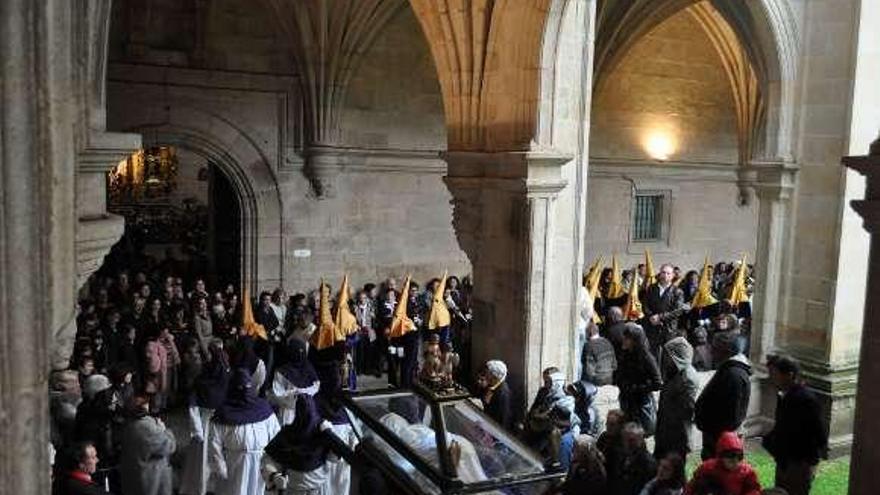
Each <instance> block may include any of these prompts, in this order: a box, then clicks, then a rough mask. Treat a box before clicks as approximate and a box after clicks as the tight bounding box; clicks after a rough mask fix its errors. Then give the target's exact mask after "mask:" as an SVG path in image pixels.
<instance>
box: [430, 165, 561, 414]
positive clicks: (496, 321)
mask: <svg viewBox="0 0 880 495" xmlns="http://www.w3.org/2000/svg"><path fill="white" fill-rule="evenodd" d="M445 158H446V160H447V162H448V166H449V171H448V175H447V177H446V184H447V187H448V188H449V190H450V192H451V193H452V196H453V205H454V209H453V224H454V227H455V231H456V235H457V237H458V239H459V244H460V245H461V247H462V249H463V250H464V251H465V253H467V255H468V257H469V258H470V261H471V264H472V266H473V274H474V284H475V293H474V324H473V328H474V331H473V335H472V346H473V353H472V359H473V362H472V365H473V366H474V369H477V368H478V367H479V366H480V365H482V363H483V362H485V361H486V360H488V359H501V360H503V361H504V362H505V363H507V366H508V369H509V374H508V382H509V385H510V386H511V389H512V391H513V394H514V400H515V406H514V408H515V410H521V409H522V408H523V407H524V406H525V402H526V399H527V398H528V397H531V396H532V395H533V394H534V393H535V391H536V390H537V387H539V386H540V384H541V371H542V369H543V368H544V367H546V366H551V365H560V364H562V363H557V362H549V361H548V359H547V358H546V356H555V355H557V354H558V351H559V347H560V346H563V347H566V346H570V345H571V343H570V339H569V338H568V337H569V334H570V331H569V329H558V328H550V325H549V323H548V322H549V313H550V311H551V308H552V303H551V300H552V299H553V297H554V291H559V289H560V288H554V287H553V286H552V284H551V281H550V267H551V264H552V263H553V252H554V246H553V230H554V225H553V223H554V222H553V218H554V207H555V201H556V198H557V196H558V194H559V192H560V191H561V190H562V189H563V188H564V187H565V186H566V181H565V180H564V179H563V178H562V173H561V172H562V165H563V164H565V163H566V162H568V161H570V160H571V157H570V156H564V155H561V154H557V153H552V152H549V153H548V152H502V153H476V152H450V153H447V154H446V157H445ZM566 290H567V288H562V291H563V292H564V291H566ZM556 297H565V294H562V293H559V294H556ZM568 354H569V353H563V354H562V355H568Z"/></svg>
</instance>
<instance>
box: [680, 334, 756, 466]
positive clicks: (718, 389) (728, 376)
mask: <svg viewBox="0 0 880 495" xmlns="http://www.w3.org/2000/svg"><path fill="white" fill-rule="evenodd" d="M737 337H738V334H737V333H736V332H721V333H718V334H715V337H714V338H713V339H712V360H713V361H714V362H716V363H720V364H719V365H718V370H717V371H716V372H715V374H714V375H713V376H712V379H711V380H709V383H707V384H706V387H705V388H704V389H703V392H702V393H701V394H700V397H699V398H698V399H697V403H696V406H695V411H694V420H695V423H696V425H697V428H699V429H700V430H701V431H702V432H703V450H702V457H703V459H704V460H705V459H709V458H711V457H713V456H714V453H715V446H716V444H717V443H718V438H719V437H720V435H721V433H723V432H725V431H737V430H738V429H739V427H740V426H741V425H742V423H743V421H744V420H745V419H746V412H747V411H748V408H749V399H750V398H751V381H750V379H749V376H750V375H751V374H752V365H751V363H750V362H749V360H748V358H746V357H745V356H744V355H743V354H741V353H740V352H739V345H738V343H737Z"/></svg>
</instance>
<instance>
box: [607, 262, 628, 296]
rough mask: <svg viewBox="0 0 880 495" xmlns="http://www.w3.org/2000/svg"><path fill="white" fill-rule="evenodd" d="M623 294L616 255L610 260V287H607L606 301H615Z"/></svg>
mask: <svg viewBox="0 0 880 495" xmlns="http://www.w3.org/2000/svg"><path fill="white" fill-rule="evenodd" d="M624 294H625V292H624V290H623V284H622V283H621V282H620V264H619V263H618V262H617V255H616V254H615V255H614V256H613V257H612V258H611V285H609V286H608V294H605V297H607V298H608V299H617V298H618V297H621V296H623V295H624Z"/></svg>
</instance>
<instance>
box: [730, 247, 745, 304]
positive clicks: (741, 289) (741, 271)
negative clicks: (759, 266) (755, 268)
mask: <svg viewBox="0 0 880 495" xmlns="http://www.w3.org/2000/svg"><path fill="white" fill-rule="evenodd" d="M747 269H748V268H747V267H746V254H745V253H743V257H742V261H740V265H739V268H738V269H737V270H736V278H734V280H733V287H731V289H730V297H729V299H730V302H731V304H732V305H733V307H734V308H736V307H737V306H739V304H740V303H743V302H746V301H748V300H749V294H748V292H747V291H746V270H747Z"/></svg>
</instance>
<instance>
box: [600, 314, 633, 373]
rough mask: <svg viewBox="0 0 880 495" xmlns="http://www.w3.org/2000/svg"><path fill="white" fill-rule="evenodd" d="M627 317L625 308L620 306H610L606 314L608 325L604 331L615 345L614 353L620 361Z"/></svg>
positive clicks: (605, 335)
mask: <svg viewBox="0 0 880 495" xmlns="http://www.w3.org/2000/svg"><path fill="white" fill-rule="evenodd" d="M626 324H627V321H626V318H624V317H623V310H622V309H620V306H611V307H610V308H608V315H607V316H606V326H605V331H604V332H603V333H604V335H603V337H605V338H606V339H608V341H609V342H611V345H613V346H614V355H615V356H616V357H617V360H618V361H620V352H621V350H623V329H624V328H626Z"/></svg>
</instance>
